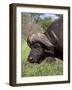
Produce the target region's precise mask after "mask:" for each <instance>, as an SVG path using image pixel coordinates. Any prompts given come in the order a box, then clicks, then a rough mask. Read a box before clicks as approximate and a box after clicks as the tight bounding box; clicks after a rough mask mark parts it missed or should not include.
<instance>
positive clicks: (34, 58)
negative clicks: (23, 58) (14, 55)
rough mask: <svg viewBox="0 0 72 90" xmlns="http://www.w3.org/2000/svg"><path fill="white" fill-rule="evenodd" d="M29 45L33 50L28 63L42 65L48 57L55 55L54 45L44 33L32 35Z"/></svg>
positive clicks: (29, 38)
mask: <svg viewBox="0 0 72 90" xmlns="http://www.w3.org/2000/svg"><path fill="white" fill-rule="evenodd" d="M27 43H28V45H29V47H30V48H31V51H30V54H29V56H28V61H29V62H31V63H41V61H42V60H43V59H44V58H45V57H46V55H47V56H48V55H49V56H50V55H53V54H54V53H53V44H52V43H51V42H50V41H49V40H48V38H47V37H46V36H45V35H44V34H43V33H36V34H32V35H30V36H29V37H28V39H27Z"/></svg>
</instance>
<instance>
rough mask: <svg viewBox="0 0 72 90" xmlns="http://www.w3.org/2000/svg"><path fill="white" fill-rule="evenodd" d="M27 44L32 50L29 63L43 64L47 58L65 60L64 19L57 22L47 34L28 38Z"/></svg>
mask: <svg viewBox="0 0 72 90" xmlns="http://www.w3.org/2000/svg"><path fill="white" fill-rule="evenodd" d="M27 43H28V45H29V47H30V48H31V51H30V54H29V56H28V61H29V62H31V63H41V62H42V60H43V59H45V58H46V57H56V58H59V59H61V60H63V19H62V18H60V19H57V20H55V21H54V22H53V23H52V24H51V25H50V26H49V27H48V29H47V31H46V32H45V33H36V34H31V35H29V36H28V39H27Z"/></svg>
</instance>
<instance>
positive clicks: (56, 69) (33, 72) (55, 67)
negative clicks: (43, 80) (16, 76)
mask: <svg viewBox="0 0 72 90" xmlns="http://www.w3.org/2000/svg"><path fill="white" fill-rule="evenodd" d="M29 52H30V48H29V47H28V45H27V43H26V41H25V40H22V45H21V59H22V65H21V72H22V73H21V75H22V77H29V76H51V75H62V74H63V62H62V61H61V60H59V59H56V60H54V61H52V62H49V61H50V60H51V59H48V58H46V59H45V60H44V61H43V62H42V63H41V64H36V63H35V64H31V63H29V62H28V61H27V57H28V55H29Z"/></svg>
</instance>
